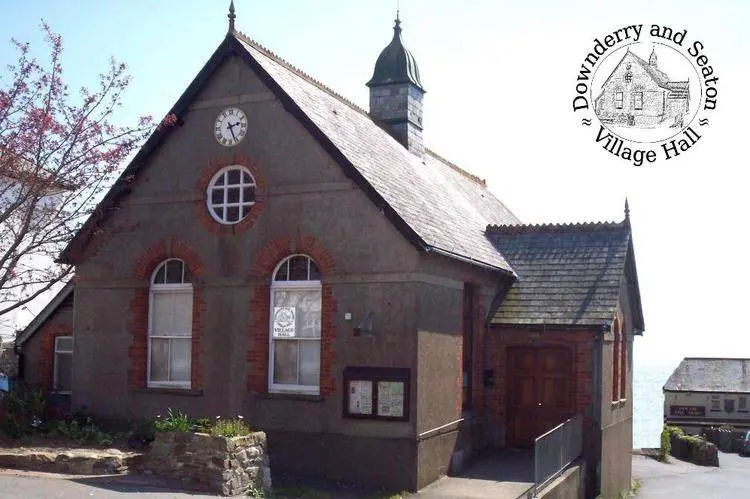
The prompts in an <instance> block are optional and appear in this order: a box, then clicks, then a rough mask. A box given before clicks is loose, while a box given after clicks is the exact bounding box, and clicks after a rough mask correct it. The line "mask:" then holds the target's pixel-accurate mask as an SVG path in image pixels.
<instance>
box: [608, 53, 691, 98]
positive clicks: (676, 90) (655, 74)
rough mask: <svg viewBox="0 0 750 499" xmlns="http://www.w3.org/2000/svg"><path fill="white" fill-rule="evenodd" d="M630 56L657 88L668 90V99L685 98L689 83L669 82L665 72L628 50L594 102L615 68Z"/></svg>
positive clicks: (618, 65)
mask: <svg viewBox="0 0 750 499" xmlns="http://www.w3.org/2000/svg"><path fill="white" fill-rule="evenodd" d="M628 56H631V58H632V59H633V60H634V61H635V62H636V63H637V64H638V65H639V66H641V68H643V70H644V71H645V72H646V74H648V75H649V77H650V78H651V79H652V80H653V81H654V83H656V84H657V85H658V86H660V87H661V88H663V89H665V90H669V91H670V93H669V97H670V98H676V99H684V98H687V95H688V92H689V87H688V84H689V82H687V81H671V80H670V79H669V75H667V74H666V73H665V72H663V71H661V70H660V69H658V68H656V67H654V66H652V65H651V64H649V63H648V62H647V61H645V60H643V59H641V58H640V57H638V55H637V54H635V53H634V52H631V51H630V50H628V51H627V52H625V55H623V56H622V59H620V62H618V63H617V65H615V67H614V69H613V70H612V72H611V73H610V74H609V76H608V77H607V79H606V80H604V83H602V91H601V92H600V93H599V96H598V97H597V98H596V100H599V98H600V97H601V96H602V95H604V87H605V86H606V85H607V83H608V82H609V80H610V79H611V78H612V76H613V75H614V74H615V72H616V71H617V68H619V67H620V65H621V64H622V63H623V61H624V60H625V59H626V58H627V57H628Z"/></svg>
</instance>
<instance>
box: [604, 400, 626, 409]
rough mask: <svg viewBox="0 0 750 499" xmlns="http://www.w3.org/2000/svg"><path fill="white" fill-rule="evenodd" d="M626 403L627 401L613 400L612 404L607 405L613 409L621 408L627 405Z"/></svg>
mask: <svg viewBox="0 0 750 499" xmlns="http://www.w3.org/2000/svg"><path fill="white" fill-rule="evenodd" d="M627 401H628V399H620V400H613V401H612V402H610V403H609V405H610V407H611V408H613V409H614V408H615V407H622V406H624V405H625V403H627Z"/></svg>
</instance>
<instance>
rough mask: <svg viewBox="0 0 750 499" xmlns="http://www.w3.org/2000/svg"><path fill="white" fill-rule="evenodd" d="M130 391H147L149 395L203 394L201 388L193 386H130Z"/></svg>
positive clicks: (191, 395)
mask: <svg viewBox="0 0 750 499" xmlns="http://www.w3.org/2000/svg"><path fill="white" fill-rule="evenodd" d="M130 391H131V392H132V393H148V394H151V395H184V396H186V397H200V396H202V395H203V390H200V389H195V388H164V387H150V388H131V390H130Z"/></svg>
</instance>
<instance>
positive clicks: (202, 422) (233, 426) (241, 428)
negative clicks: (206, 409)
mask: <svg viewBox="0 0 750 499" xmlns="http://www.w3.org/2000/svg"><path fill="white" fill-rule="evenodd" d="M153 428H154V430H156V431H159V432H164V431H176V432H187V431H190V432H198V433H208V434H210V435H214V436H218V437H226V438H232V437H243V436H246V435H249V434H250V433H252V431H251V430H250V427H249V426H248V425H247V423H245V421H244V418H243V417H242V416H237V417H235V418H232V419H222V418H221V417H219V416H217V417H216V419H215V420H211V419H208V418H198V419H194V418H190V417H188V415H187V414H185V413H184V412H182V411H175V410H172V409H171V408H170V409H168V410H167V417H166V418H162V417H161V416H156V419H154V421H153Z"/></svg>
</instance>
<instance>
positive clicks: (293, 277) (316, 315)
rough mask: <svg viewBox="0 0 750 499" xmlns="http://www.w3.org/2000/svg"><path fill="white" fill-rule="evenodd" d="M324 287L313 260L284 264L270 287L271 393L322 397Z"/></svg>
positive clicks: (299, 257)
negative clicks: (322, 306)
mask: <svg viewBox="0 0 750 499" xmlns="http://www.w3.org/2000/svg"><path fill="white" fill-rule="evenodd" d="M321 298H322V295H321V285H320V272H319V271H318V266H317V265H316V264H315V262H314V261H313V260H312V258H310V257H308V256H305V255H293V256H290V257H288V258H286V259H284V260H283V261H281V262H280V263H279V264H278V265H277V267H276V271H275V272H274V273H273V281H272V283H271V310H270V318H271V319H270V326H269V328H270V334H269V338H270V346H269V349H270V353H269V363H268V364H269V391H271V392H296V393H309V394H318V393H320V317H321Z"/></svg>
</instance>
